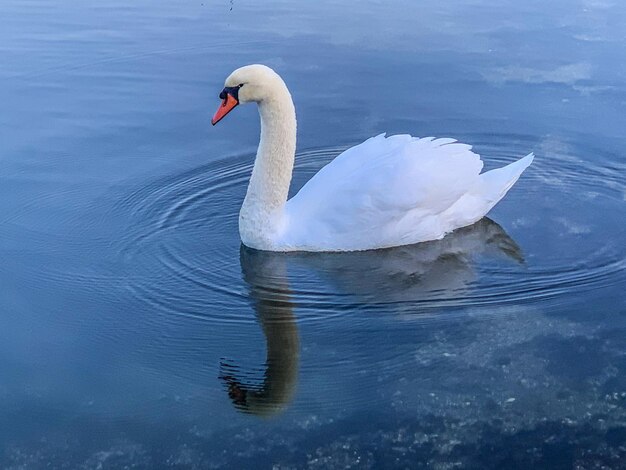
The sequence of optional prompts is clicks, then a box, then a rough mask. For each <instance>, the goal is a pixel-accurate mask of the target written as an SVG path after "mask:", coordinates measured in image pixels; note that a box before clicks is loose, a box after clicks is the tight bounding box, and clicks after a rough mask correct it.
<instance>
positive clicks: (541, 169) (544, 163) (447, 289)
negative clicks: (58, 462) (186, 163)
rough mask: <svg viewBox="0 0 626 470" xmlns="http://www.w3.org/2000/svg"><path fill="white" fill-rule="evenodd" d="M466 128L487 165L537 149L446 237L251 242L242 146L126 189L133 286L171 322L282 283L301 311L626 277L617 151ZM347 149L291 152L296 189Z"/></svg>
mask: <svg viewBox="0 0 626 470" xmlns="http://www.w3.org/2000/svg"><path fill="white" fill-rule="evenodd" d="M463 140H465V141H469V142H473V143H474V144H475V150H476V151H478V152H479V153H481V155H483V160H484V161H485V162H486V169H491V168H495V167H498V166H502V165H505V164H507V163H510V162H511V161H513V159H514V158H518V157H519V156H522V155H524V154H525V153H527V152H528V151H530V150H534V151H535V153H536V154H537V158H536V160H535V163H534V164H533V165H532V166H531V167H530V168H529V170H528V171H527V172H526V173H525V174H524V175H523V177H522V178H521V179H520V181H519V182H518V185H517V186H516V187H515V188H514V189H513V190H512V191H511V192H510V193H509V194H508V195H507V197H506V198H505V200H503V201H502V202H501V203H500V205H499V206H498V207H497V208H496V210H495V211H494V212H493V213H492V214H491V215H490V216H491V217H492V218H493V219H494V220H495V221H497V223H496V222H493V221H490V220H488V219H484V220H483V221H481V222H479V223H478V224H476V225H475V226H472V227H468V228H465V229H462V230H459V231H457V232H455V233H453V234H450V235H449V236H447V237H446V238H445V239H444V240H440V241H435V242H429V243H424V244H419V245H414V246H410V247H400V248H394V249H387V250H378V251H371V252H359V253H345V254H306V253H291V254H272V253H260V252H255V251H254V250H248V249H245V248H242V247H241V246H240V242H239V237H238V233H237V218H238V211H239V207H240V204H241V201H242V200H243V197H244V195H245V191H246V188H247V181H248V178H249V174H250V171H251V168H252V164H253V156H252V155H242V156H236V157H231V158H228V159H225V160H221V161H218V162H215V163H212V164H210V165H206V166H203V167H200V168H197V169H194V170H192V171H189V172H186V173H183V174H180V175H174V176H172V177H169V178H166V179H162V180H158V181H154V182H152V183H151V184H149V185H147V186H145V187H142V188H139V189H138V190H137V191H135V192H133V193H132V194H130V195H129V196H128V197H126V198H125V199H123V200H122V201H120V203H119V204H118V206H117V207H116V208H115V209H114V210H115V211H117V212H119V211H122V212H125V213H126V214H128V215H129V220H132V224H129V227H128V229H127V230H126V232H125V235H124V237H123V238H122V239H121V240H120V245H118V246H117V247H116V249H117V251H118V254H119V255H120V256H121V258H122V259H123V261H124V265H125V269H126V270H127V279H128V280H129V286H130V287H129V289H130V290H131V291H132V293H133V295H135V296H136V297H137V298H139V299H141V300H142V301H145V302H148V303H150V304H152V305H154V306H155V307H156V308H157V311H158V312H160V314H161V315H164V316H165V317H166V318H169V319H170V320H171V321H176V320H175V318H176V317H177V316H178V315H183V316H192V317H195V318H200V319H204V320H209V321H213V322H250V321H255V318H254V315H251V314H250V308H249V305H250V303H251V302H252V303H253V304H255V302H256V304H255V305H256V308H257V312H256V313H257V315H259V313H260V312H259V311H258V309H259V307H258V305H259V302H263V300H264V299H265V300H266V299H272V298H273V297H275V296H276V295H281V296H283V297H284V301H286V302H288V303H289V305H290V307H292V308H290V311H292V310H294V311H296V312H297V316H296V318H297V320H296V321H298V322H306V321H311V320H316V319H322V318H323V319H329V318H332V317H336V316H344V315H346V314H351V313H354V312H357V311H358V312H364V311H365V312H387V313H398V314H403V315H404V314H421V313H425V312H428V311H433V310H441V309H448V310H451V311H457V309H458V308H465V307H474V306H483V305H498V304H509V303H512V302H515V303H520V302H528V303H532V302H538V301H542V300H544V299H547V298H555V297H560V296H568V295H571V294H573V293H575V292H580V291H581V290H585V289H593V288H597V287H602V286H606V285H612V284H615V283H618V282H623V281H624V279H625V272H626V269H625V268H626V244H625V243H624V240H625V239H626V229H625V227H624V225H626V224H624V223H623V221H624V220H626V217H625V216H626V203H625V202H624V198H625V196H624V195H625V194H626V186H625V184H624V178H623V175H624V173H625V168H624V165H623V164H618V163H616V162H618V161H619V160H618V158H617V156H615V155H611V154H603V155H600V154H598V152H597V151H595V150H594V149H580V148H577V149H576V151H573V150H571V148H570V147H568V146H567V145H566V144H563V143H559V142H552V141H550V139H547V140H545V141H544V142H541V143H539V144H538V143H537V142H532V141H531V140H530V139H528V138H525V137H524V136H499V137H498V138H494V136H484V137H483V136H469V137H466V138H464V139H463ZM488 141H490V142H494V141H495V142H496V143H495V144H493V143H492V144H487V143H486V142H488ZM498 142H499V143H498ZM341 150H342V148H325V149H317V150H311V151H306V152H302V153H300V154H298V156H297V160H296V162H297V163H296V171H295V175H296V179H295V180H294V185H293V186H294V188H292V193H293V192H294V190H297V188H299V187H300V186H301V185H302V184H303V183H304V182H305V181H307V180H308V179H309V178H310V177H311V176H312V175H313V174H314V173H315V172H316V171H317V170H319V168H321V167H322V166H323V165H324V164H326V163H327V162H328V161H330V160H331V159H332V158H334V157H335V156H336V155H338V154H339V153H340V152H341ZM587 153H593V159H591V158H585V155H586V154H587ZM505 228H506V231H505ZM507 232H508V233H507ZM416 317H421V318H426V317H428V316H426V317H425V316H423V315H421V316H416ZM274 321H280V319H278V320H277V319H274ZM355 321H358V318H357V319H356V320H355Z"/></svg>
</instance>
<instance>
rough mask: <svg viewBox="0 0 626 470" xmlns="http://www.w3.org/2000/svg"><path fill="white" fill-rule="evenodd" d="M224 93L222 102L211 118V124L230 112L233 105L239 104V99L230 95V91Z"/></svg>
mask: <svg viewBox="0 0 626 470" xmlns="http://www.w3.org/2000/svg"><path fill="white" fill-rule="evenodd" d="M224 94H225V95H226V98H224V99H223V100H222V104H221V105H220V107H219V108H217V111H215V115H214V116H213V119H211V124H213V125H215V124H217V123H218V122H220V121H221V120H222V119H224V116H226V115H227V114H228V113H230V112H231V111H232V110H233V109H234V108H235V106H237V105H238V104H239V100H237V98H235V97H234V96H233V95H231V94H230V93H224Z"/></svg>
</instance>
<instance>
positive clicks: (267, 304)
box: [219, 218, 523, 416]
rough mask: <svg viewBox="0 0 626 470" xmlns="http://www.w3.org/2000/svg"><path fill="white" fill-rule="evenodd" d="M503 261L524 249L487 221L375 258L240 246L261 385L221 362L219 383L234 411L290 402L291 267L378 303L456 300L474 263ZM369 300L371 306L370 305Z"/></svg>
mask: <svg viewBox="0 0 626 470" xmlns="http://www.w3.org/2000/svg"><path fill="white" fill-rule="evenodd" d="M481 253H491V254H497V253H501V254H504V255H505V256H506V257H508V258H511V259H513V260H515V261H516V262H519V263H522V262H523V256H522V252H521V250H520V248H519V246H518V245H517V244H516V243H515V241H513V240H512V239H511V238H510V237H509V236H508V235H507V233H506V232H505V231H504V230H503V229H502V227H500V226H499V225H498V224H496V223H495V222H493V221H492V220H490V219H488V218H483V219H482V220H480V221H479V222H477V223H476V224H474V225H472V226H470V227H465V228H462V229H459V230H457V231H455V232H454V233H451V234H449V235H448V236H447V237H445V238H444V239H442V240H437V241H433V242H426V243H421V244H417V245H411V246H403V247H397V248H389V249H384V250H376V251H365V252H349V253H273V252H266V251H258V250H254V249H250V248H247V247H245V246H243V245H242V246H241V249H240V262H241V271H242V276H243V279H244V281H245V283H246V284H247V286H248V289H249V295H250V299H251V301H252V305H253V308H254V310H255V313H256V316H257V320H258V322H259V324H260V325H261V328H262V329H263V333H264V335H265V340H266V350H267V356H266V361H265V370H264V372H263V374H262V378H261V379H260V380H259V379H255V375H256V374H255V373H254V371H251V372H247V371H245V370H243V369H242V368H240V367H238V366H237V365H236V364H235V363H234V362H232V361H227V360H222V363H221V364H220V376H219V378H220V380H222V381H223V383H224V384H225V387H226V390H227V392H228V396H229V397H230V399H231V401H232V402H233V404H234V406H235V407H236V408H237V409H238V410H240V411H242V412H244V413H250V414H254V415H259V416H269V415H272V414H275V413H277V412H279V411H281V410H283V409H284V408H285V407H286V406H287V405H288V403H289V402H290V400H291V398H292V396H293V393H294V390H295V387H296V383H297V378H298V367H299V354H300V339H299V335H298V327H297V320H296V315H295V313H294V309H295V306H296V304H295V302H294V300H295V297H297V295H298V293H297V292H294V291H292V290H291V288H290V286H289V279H288V274H287V270H288V266H289V265H290V264H296V265H305V266H307V267H309V268H311V269H313V270H315V271H316V272H318V273H320V274H321V275H322V277H324V278H328V279H329V282H330V283H331V284H333V285H335V286H337V289H338V290H339V291H340V292H342V293H346V294H348V295H349V296H356V297H357V298H359V299H360V301H364V300H363V299H376V301H377V302H380V301H395V300H398V299H402V300H406V299H414V300H416V301H420V300H423V299H424V298H430V297H434V298H441V297H442V296H444V297H445V296H446V295H458V292H459V291H463V290H466V289H468V288H469V285H470V283H471V281H472V280H473V278H474V270H473V263H472V260H473V257H474V256H475V255H477V254H481ZM365 301H366V300H365Z"/></svg>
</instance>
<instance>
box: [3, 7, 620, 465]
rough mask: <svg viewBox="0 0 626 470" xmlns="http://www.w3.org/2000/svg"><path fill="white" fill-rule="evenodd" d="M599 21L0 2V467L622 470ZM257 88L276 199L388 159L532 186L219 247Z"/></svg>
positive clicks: (556, 12)
mask: <svg viewBox="0 0 626 470" xmlns="http://www.w3.org/2000/svg"><path fill="white" fill-rule="evenodd" d="M624 25H626V4H624V3H623V2H620V1H619V0H567V1H566V0H556V1H552V2H541V1H538V0H529V1H526V2H518V1H512V0H504V1H501V2H488V1H485V0H453V1H448V2H440V1H435V0H426V1H423V2H412V1H408V0H398V1H386V2H381V1H375V0H365V1H359V2H357V1H352V0H350V1H344V2H331V1H328V0H320V1H317V2H303V1H300V2H298V1H295V0H268V1H265V2H258V1H252V0H246V1H241V0H231V1H226V0H225V1H208V0H207V1H204V2H203V1H201V0H196V1H187V2H166V1H160V2H155V1H147V0H137V1H133V2H128V1H125V2H122V1H120V0H107V1H103V2H78V1H71V0H59V1H56V2H49V1H43V0H27V1H24V0H4V1H3V2H2V3H1V4H0V64H1V65H0V423H2V424H1V426H0V467H1V468H10V469H18V468H19V469H39V468H72V469H74V468H89V469H91V468H101V469H105V468H181V469H183V468H323V469H327V468H436V469H451V468H481V469H487V468H524V469H527V468H533V467H535V468H586V469H587V468H626V464H625V463H624V462H626V335H625V333H626V292H625V290H624V286H625V285H626V153H625V152H626V134H625V132H626V54H625V51H626V27H624ZM248 63H264V64H267V65H269V66H271V67H273V68H274V69H276V70H277V71H278V72H279V73H280V74H281V75H282V76H283V77H284V79H285V81H286V82H287V84H288V86H289V87H290V89H291V92H292V95H293V97H294V100H295V103H296V110H297V114H298V155H297V158H296V171H295V175H294V181H293V188H292V194H293V193H294V192H295V191H296V190H297V189H298V188H300V187H301V186H302V185H303V184H304V182H306V181H307V179H308V178H310V177H311V176H312V175H313V174H314V173H315V172H316V171H317V170H319V168H321V167H322V166H323V165H324V164H325V163H327V162H328V161H330V160H331V159H332V158H333V157H335V156H336V155H337V154H339V153H340V152H341V151H342V150H343V149H345V148H347V147H349V146H350V145H354V144H356V143H359V142H361V141H363V140H364V139H366V138H368V137H370V136H372V135H376V134H379V133H381V132H385V131H386V132H388V133H390V134H396V133H410V134H412V135H415V136H439V137H454V138H457V139H459V140H461V141H463V142H466V143H468V144H471V145H473V146H474V150H475V151H476V152H478V153H480V154H481V155H482V156H483V159H484V161H485V168H486V169H491V168H495V167H498V166H502V165H504V164H506V163H509V162H511V161H513V160H515V159H517V158H519V157H521V156H523V155H526V154H527V153H529V152H531V151H533V152H535V154H536V158H535V162H534V163H533V165H532V166H531V167H530V168H529V169H528V170H527V171H526V172H525V173H524V175H523V176H522V178H521V179H520V180H519V181H518V183H517V184H516V186H515V187H514V188H513V189H512V190H511V191H510V192H509V194H508V195H507V197H506V198H505V199H504V200H503V201H502V202H501V203H500V204H499V205H498V206H497V207H496V208H495V209H494V210H493V211H492V212H491V213H490V214H489V219H483V220H482V221H480V222H479V223H477V224H476V225H474V226H472V227H468V228H465V229H462V230H459V231H457V232H455V233H453V234H451V235H449V236H448V237H446V238H445V239H444V240H441V241H437V242H429V243H425V244H421V245H416V246H412V247H402V248H396V249H390V250H382V251H377V252H364V253H350V254H341V255H331V254H304V253H296V254H272V253H263V252H256V251H254V250H249V249H246V248H244V247H242V246H241V245H240V241H239V236H238V232H237V214H238V210H239V206H240V204H241V202H242V199H243V196H244V194H245V190H246V184H247V179H248V177H249V174H250V170H251V166H252V164H253V159H254V153H255V149H256V145H257V143H258V135H259V123H258V116H257V113H256V110H255V109H254V107H253V106H245V107H244V106H241V107H239V108H237V109H236V112H233V113H232V114H231V115H229V116H228V117H227V118H226V119H225V120H224V121H222V122H221V123H220V124H219V125H218V126H216V127H215V128H212V127H211V126H210V118H211V116H212V115H213V112H214V111H215V108H216V107H217V106H218V104H219V99H218V97H217V95H218V94H219V92H220V90H221V89H222V86H223V81H224V78H225V77H226V76H227V75H228V74H229V73H230V72H231V71H232V70H233V69H235V68H236V67H239V66H241V65H245V64H248Z"/></svg>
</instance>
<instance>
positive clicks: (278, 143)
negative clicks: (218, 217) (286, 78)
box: [239, 83, 296, 249]
mask: <svg viewBox="0 0 626 470" xmlns="http://www.w3.org/2000/svg"><path fill="white" fill-rule="evenodd" d="M259 114H260V116H261V141H260V143H259V148H258V150H257V154H256V160H255V162H254V168H253V169H252V176H251V177H250V184H249V185H248V192H247V193H246V198H245V200H244V202H243V205H242V207H241V212H240V214H239V233H240V235H241V239H242V241H243V242H244V244H245V245H247V246H249V247H251V248H257V249H271V248H272V246H273V243H272V240H275V239H276V237H277V236H278V235H279V232H280V231H281V229H282V228H283V224H284V223H285V220H284V212H285V211H284V210H285V203H286V202H287V194H288V192H289V184H290V182H291V175H292V172H293V164H294V159H295V151H296V112H295V108H294V106H293V101H292V100H291V95H290V94H289V90H287V87H286V86H285V84H284V83H279V84H277V85H276V86H275V87H274V93H273V94H272V96H271V97H269V98H268V99H265V100H263V101H261V102H259Z"/></svg>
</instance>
